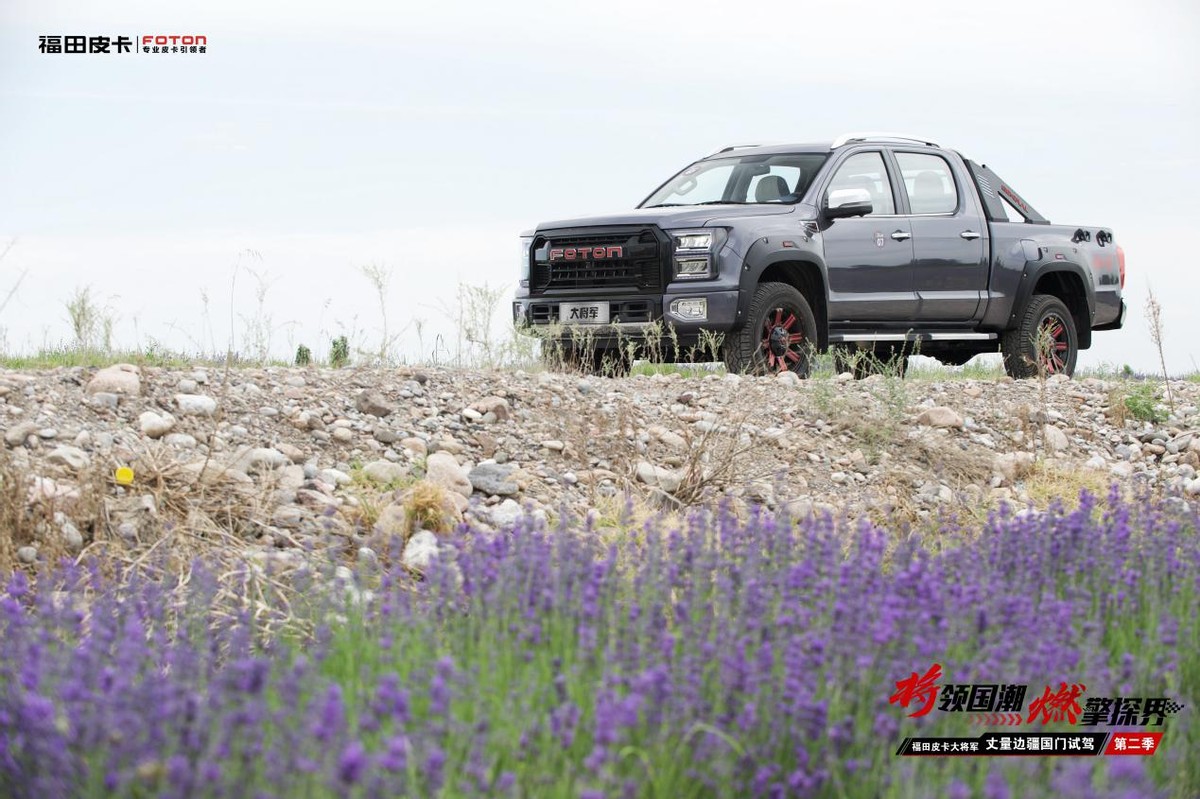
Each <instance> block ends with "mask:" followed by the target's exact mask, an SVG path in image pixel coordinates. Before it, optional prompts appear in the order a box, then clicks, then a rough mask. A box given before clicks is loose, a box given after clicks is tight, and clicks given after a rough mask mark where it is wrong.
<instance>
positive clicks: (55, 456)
mask: <svg viewBox="0 0 1200 799" xmlns="http://www.w3.org/2000/svg"><path fill="white" fill-rule="evenodd" d="M46 462H47V463H53V464H55V465H56V466H66V467H67V468H68V469H70V470H72V471H75V472H80V471H83V470H84V469H86V468H87V465H88V463H90V462H91V458H90V457H89V456H88V454H87V453H86V452H84V451H83V450H81V449H80V448H79V447H71V446H67V445H63V446H59V447H55V448H54V449H53V450H52V451H51V452H50V454H49V455H47V456H46Z"/></svg>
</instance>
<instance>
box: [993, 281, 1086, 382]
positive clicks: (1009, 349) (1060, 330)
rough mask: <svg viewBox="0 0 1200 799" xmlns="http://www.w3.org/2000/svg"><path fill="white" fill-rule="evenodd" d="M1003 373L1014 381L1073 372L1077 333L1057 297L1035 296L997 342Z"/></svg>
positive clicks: (1047, 295) (1073, 321) (1048, 295)
mask: <svg viewBox="0 0 1200 799" xmlns="http://www.w3.org/2000/svg"><path fill="white" fill-rule="evenodd" d="M1000 350H1001V352H1002V353H1003V354H1004V371H1006V372H1008V374H1009V375H1011V376H1012V377H1014V378H1017V379H1021V378H1027V377H1038V376H1039V375H1047V376H1048V375H1056V374H1063V375H1066V376H1068V377H1070V376H1071V375H1072V374H1074V373H1075V360H1076V359H1077V358H1078V357H1079V334H1078V332H1077V331H1076V330H1075V318H1074V317H1073V316H1071V311H1070V310H1069V309H1068V308H1067V306H1066V305H1065V304H1064V303H1063V301H1062V300H1060V299H1059V298H1058V297H1055V296H1052V295H1050V294H1035V295H1034V296H1033V297H1032V298H1030V300H1029V304H1028V305H1026V306H1025V312H1024V313H1023V314H1022V315H1021V321H1020V324H1018V325H1017V327H1016V328H1014V329H1013V330H1009V331H1007V332H1006V333H1005V334H1004V336H1003V337H1002V338H1001V339H1000Z"/></svg>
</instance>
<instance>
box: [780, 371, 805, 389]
mask: <svg viewBox="0 0 1200 799" xmlns="http://www.w3.org/2000/svg"><path fill="white" fill-rule="evenodd" d="M775 382H777V383H779V384H780V385H781V386H787V387H789V388H799V387H800V386H801V385H802V384H803V381H802V380H801V379H800V375H798V374H796V373H795V372H793V371H791V370H788V371H784V372H780V373H779V376H778V377H776V378H775Z"/></svg>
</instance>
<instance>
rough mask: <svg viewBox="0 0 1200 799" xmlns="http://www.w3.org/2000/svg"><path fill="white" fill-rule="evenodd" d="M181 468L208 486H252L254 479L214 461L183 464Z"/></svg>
mask: <svg viewBox="0 0 1200 799" xmlns="http://www.w3.org/2000/svg"><path fill="white" fill-rule="evenodd" d="M181 468H182V469H183V471H185V472H187V473H189V474H191V475H192V476H194V477H195V478H196V479H198V480H200V481H201V482H203V483H208V484H210V485H217V484H219V483H242V484H245V485H253V484H254V478H252V477H251V476H250V475H248V474H246V473H245V472H243V471H241V470H240V469H235V468H233V467H232V466H230V465H228V464H223V463H219V462H217V461H215V460H209V461H207V462H206V461H195V462H194V463H185V464H183V466H182V467H181Z"/></svg>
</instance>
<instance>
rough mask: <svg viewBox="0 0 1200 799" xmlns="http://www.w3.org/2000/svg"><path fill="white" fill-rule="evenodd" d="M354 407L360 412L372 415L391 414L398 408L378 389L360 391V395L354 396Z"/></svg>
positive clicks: (382, 415)
mask: <svg viewBox="0 0 1200 799" xmlns="http://www.w3.org/2000/svg"><path fill="white" fill-rule="evenodd" d="M354 407H355V408H357V409H358V412H359V413H365V414H368V415H370V416H379V417H384V416H391V415H392V414H393V413H395V412H396V408H395V406H394V405H392V404H391V403H390V402H388V401H387V400H386V399H385V398H384V396H383V395H382V394H380V393H379V392H378V391H367V390H364V391H360V392H358V396H357V397H355V398H354Z"/></svg>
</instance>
